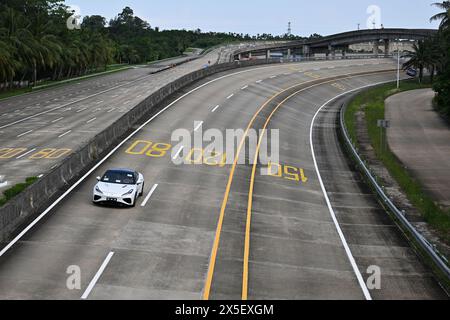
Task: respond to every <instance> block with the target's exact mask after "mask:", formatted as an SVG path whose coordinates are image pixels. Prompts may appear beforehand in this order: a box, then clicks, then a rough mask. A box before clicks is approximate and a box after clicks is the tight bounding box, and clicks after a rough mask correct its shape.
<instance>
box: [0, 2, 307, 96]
mask: <svg viewBox="0 0 450 320" xmlns="http://www.w3.org/2000/svg"><path fill="white" fill-rule="evenodd" d="M73 14H74V12H73V11H70V9H69V7H68V6H66V5H65V4H64V1H60V0H2V1H1V3H0V90H3V91H6V90H8V91H9V90H14V89H16V88H19V87H20V88H23V87H29V86H36V85H38V84H40V83H41V82H43V81H57V80H63V79H69V78H73V77H79V76H83V75H86V74H91V73H95V72H99V71H105V70H107V69H108V65H111V64H140V63H146V62H149V61H155V60H161V59H165V58H170V57H175V56H179V55H182V54H183V53H184V52H186V50H187V49H188V51H189V48H203V49H205V48H209V47H212V46H215V45H218V44H222V43H228V42H233V41H250V40H281V39H300V38H299V37H294V36H287V35H285V36H272V35H270V34H262V35H259V34H258V35H256V36H250V35H248V34H247V35H244V34H236V33H217V32H207V33H205V32H202V31H201V30H199V29H197V30H189V31H188V30H164V31H162V30H159V28H158V27H152V26H151V25H150V23H148V22H147V21H144V20H142V19H141V18H139V17H137V16H135V15H134V12H133V10H132V9H131V8H129V7H125V8H124V9H123V10H122V12H120V13H119V14H118V15H117V16H116V17H115V18H114V19H111V20H110V21H109V22H108V21H106V18H104V17H102V16H100V15H92V16H86V17H84V19H83V21H82V24H81V28H80V29H76V28H75V29H73V30H69V28H68V26H67V24H68V21H70V19H69V18H70V17H71V16H72V15H73Z"/></svg>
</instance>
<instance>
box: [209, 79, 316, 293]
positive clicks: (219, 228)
mask: <svg viewBox="0 0 450 320" xmlns="http://www.w3.org/2000/svg"><path fill="white" fill-rule="evenodd" d="M309 82H312V81H309ZM305 83H308V82H300V83H297V84H296V85H293V86H291V87H289V88H287V89H284V90H281V91H280V92H278V93H276V94H274V95H273V96H272V97H270V98H269V99H268V100H267V101H266V102H264V104H262V105H261V107H260V108H259V109H258V110H257V111H256V113H255V114H254V115H253V117H252V119H251V120H250V122H249V124H248V126H247V128H246V130H245V132H244V135H243V137H242V139H241V141H240V143H239V146H238V149H237V152H236V156H235V157H234V161H233V165H232V167H231V170H230V174H229V176H228V182H227V186H226V189H225V195H224V198H223V201H222V206H221V208H220V215H219V221H218V222H217V229H216V235H215V238H214V243H213V249H212V253H211V259H210V263H209V268H208V275H207V277H206V283H205V288H204V291H203V299H204V300H209V296H210V293H211V285H212V280H213V276H214V269H215V266H216V259H217V252H218V249H219V244H220V236H221V233H222V226H223V221H224V217H225V210H226V207H227V203H228V198H229V196H230V190H231V184H232V183H233V178H234V172H235V171H236V165H237V162H238V160H239V155H240V153H241V150H242V147H243V145H244V142H245V137H246V136H247V135H248V132H249V131H250V128H251V126H252V124H253V123H254V122H255V119H256V118H257V116H258V115H259V114H260V113H261V111H262V110H263V109H264V108H265V107H266V106H267V105H268V104H269V103H270V102H271V101H272V100H273V99H275V98H276V97H278V96H279V95H281V94H282V93H284V92H286V91H288V90H290V89H292V88H295V87H298V86H299V85H302V84H305Z"/></svg>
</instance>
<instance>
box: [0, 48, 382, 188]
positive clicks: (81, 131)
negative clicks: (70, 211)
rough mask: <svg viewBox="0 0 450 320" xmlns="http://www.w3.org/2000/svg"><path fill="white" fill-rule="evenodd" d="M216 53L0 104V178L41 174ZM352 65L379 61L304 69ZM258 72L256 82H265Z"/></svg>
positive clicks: (307, 65) (10, 179) (10, 180)
mask: <svg viewBox="0 0 450 320" xmlns="http://www.w3.org/2000/svg"><path fill="white" fill-rule="evenodd" d="M231 48H232V47H230V48H227V49H226V50H231ZM220 50H222V49H217V50H216V51H213V52H210V53H209V54H207V55H206V56H204V57H201V58H199V59H197V60H194V61H191V62H189V63H186V64H183V65H180V66H178V67H176V68H173V69H170V70H167V71H164V72H162V73H159V74H155V75H149V74H148V72H149V71H148V70H147V68H138V69H134V70H127V71H124V72H120V73H117V74H111V75H107V76H103V77H97V78H93V79H88V80H85V81H81V82H79V83H74V84H69V85H64V86H61V87H57V88H53V89H51V90H44V91H38V92H35V93H32V94H29V95H24V96H18V97H13V98H10V99H6V100H3V101H0V176H3V177H4V178H3V179H4V181H7V182H8V185H13V184H15V183H20V182H23V181H24V180H25V179H26V178H27V177H32V176H40V175H43V174H45V173H46V172H48V171H49V170H51V169H52V168H53V167H55V166H56V165H58V163H59V162H60V161H63V160H64V158H65V157H67V156H68V155H69V154H70V153H71V152H73V151H75V150H77V149H78V148H79V147H80V146H82V145H84V144H85V143H87V142H88V141H89V140H90V139H92V138H93V137H94V136H95V135H96V134H97V133H98V132H100V131H102V130H103V129H105V128H107V127H108V126H109V125H111V124H112V123H114V122H115V121H116V120H117V119H118V118H120V117H121V116H122V115H123V114H124V113H126V112H128V111H130V110H131V109H132V108H133V107H134V106H136V105H137V104H139V103H140V102H141V101H143V100H144V99H145V98H146V97H147V96H149V95H150V94H152V93H153V92H155V91H157V90H158V89H160V88H161V87H163V86H164V85H166V84H168V83H170V82H172V81H174V80H176V79H178V78H179V77H180V76H182V75H185V74H187V73H189V72H192V71H194V70H197V69H200V68H202V67H204V64H207V62H208V61H210V60H211V59H212V58H214V57H216V58H217V55H218V52H217V51H219V52H220ZM353 63H358V64H363V63H368V64H369V65H370V64H372V63H380V61H375V62H373V61H367V60H365V61H356V62H351V61H350V62H347V61H337V62H334V63H305V64H304V67H303V68H304V69H305V70H314V69H315V68H322V67H323V68H325V70H322V71H321V72H322V73H324V72H325V71H327V68H328V66H337V67H343V66H346V65H349V64H353ZM278 68H279V67H278V66H273V67H271V69H270V70H277V69H278ZM289 68H290V66H289V65H288V66H287V67H283V68H281V69H279V70H280V71H276V73H275V74H278V75H279V74H282V73H284V72H286V71H285V70H288V71H290V69H289ZM262 70H264V71H262V72H261V73H260V74H259V75H258V76H259V77H261V79H264V75H265V70H266V69H262ZM318 71H320V70H318ZM305 77H308V76H305ZM6 187H7V185H6V186H3V188H6Z"/></svg>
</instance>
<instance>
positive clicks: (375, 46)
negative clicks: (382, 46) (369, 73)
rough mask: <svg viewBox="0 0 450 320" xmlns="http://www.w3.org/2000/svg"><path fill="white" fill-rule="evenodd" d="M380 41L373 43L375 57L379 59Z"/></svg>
mask: <svg viewBox="0 0 450 320" xmlns="http://www.w3.org/2000/svg"><path fill="white" fill-rule="evenodd" d="M379 42H380V41H378V40H376V41H374V43H373V54H374V55H375V57H378V44H379Z"/></svg>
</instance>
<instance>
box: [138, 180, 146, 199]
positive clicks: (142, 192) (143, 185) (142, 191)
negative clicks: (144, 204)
mask: <svg viewBox="0 0 450 320" xmlns="http://www.w3.org/2000/svg"><path fill="white" fill-rule="evenodd" d="M144 188H145V183H142V189H141V193H140V194H139V197H142V196H143V195H144Z"/></svg>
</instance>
